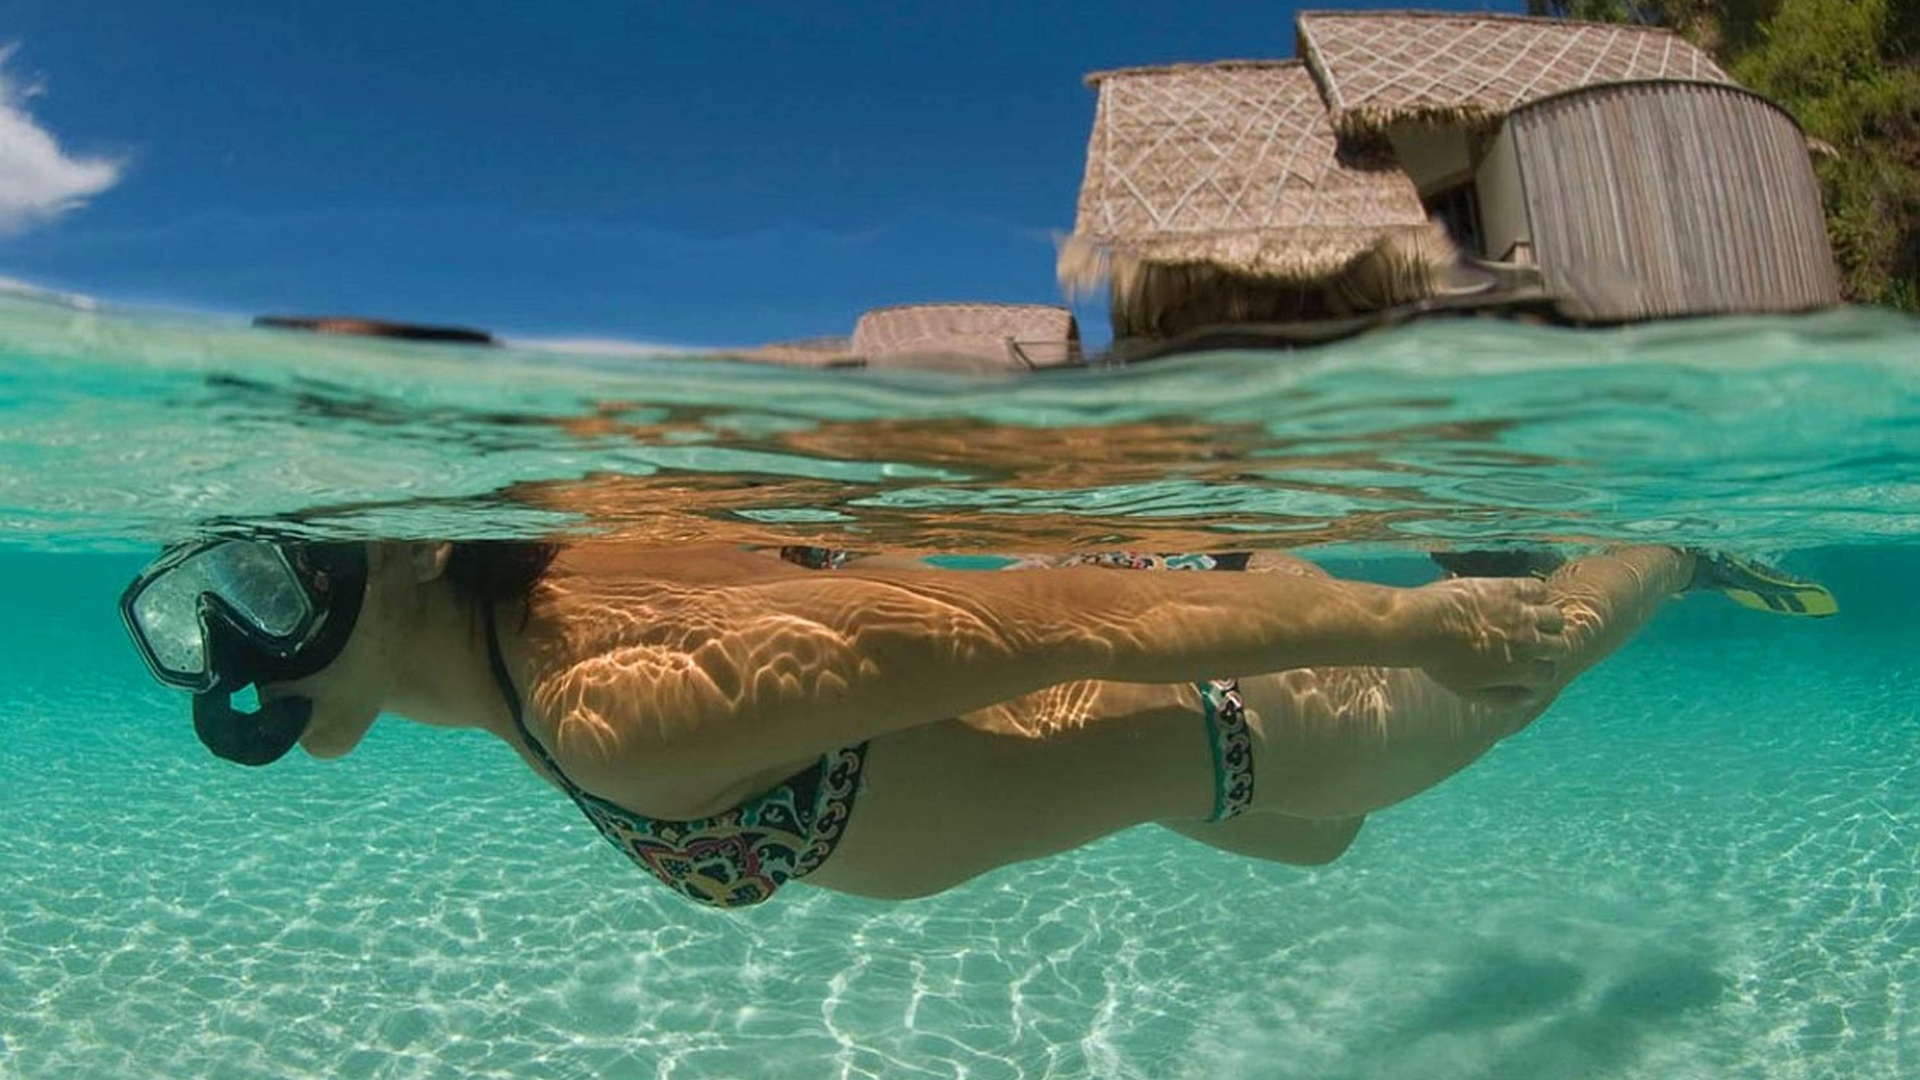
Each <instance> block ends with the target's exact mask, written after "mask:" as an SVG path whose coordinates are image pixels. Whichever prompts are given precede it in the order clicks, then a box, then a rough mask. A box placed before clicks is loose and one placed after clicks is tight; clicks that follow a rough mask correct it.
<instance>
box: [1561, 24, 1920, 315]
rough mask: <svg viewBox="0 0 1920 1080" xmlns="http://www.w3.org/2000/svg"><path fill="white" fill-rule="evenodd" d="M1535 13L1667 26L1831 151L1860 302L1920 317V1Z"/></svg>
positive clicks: (1839, 238)
mask: <svg viewBox="0 0 1920 1080" xmlns="http://www.w3.org/2000/svg"><path fill="white" fill-rule="evenodd" d="M1527 10H1528V12H1529V13H1531V14H1537V15H1552V16H1559V17H1563V18H1577V19H1592V20H1596V21H1604V22H1637V23H1645V24H1648V25H1655V26H1665V27H1670V28H1672V29H1675V30H1678V31H1680V32H1681V33H1683V34H1685V35H1686V36H1688V37H1689V38H1691V39H1692V40H1694V41H1695V42H1697V43H1698V44H1700V45H1701V46H1702V47H1703V48H1706V49H1708V50H1709V51H1711V52H1712V53H1713V54H1714V56H1715V58H1716V59H1717V60H1719V62H1720V64H1721V66H1723V67H1725V68H1726V69H1727V70H1728V72H1729V73H1731V74H1732V75H1733V76H1734V78H1736V79H1738V80H1740V82H1742V83H1743V84H1745V85H1746V86H1748V87H1751V88H1752V89H1754V90H1756V91H1758V92H1760V93H1762V94H1764V95H1766V96H1767V97H1769V98H1771V99H1773V100H1774V101H1776V102H1779V103H1780V105H1781V106H1782V107H1784V108H1785V109H1786V110H1787V111H1788V112H1790V113H1792V114H1793V115H1794V116H1795V117H1796V118H1797V119H1798V120H1799V121H1800V123H1801V126H1803V127H1804V128H1806V130H1807V134H1808V135H1810V136H1812V137H1813V138H1815V139H1817V140H1819V142H1820V144H1823V145H1824V146H1826V147H1830V148H1831V151H1832V152H1831V153H1822V154H1820V155H1819V156H1817V157H1816V159H1815V161H1814V171H1815V172H1816V173H1817V174H1818V175H1819V177H1820V183H1821V187H1822V190H1823V193H1824V195H1825V198H1826V206H1827V226H1828V232H1829V234H1830V235H1831V237H1832V239H1833V248H1834V257H1835V259H1836V260H1837V261H1838V263H1839V264H1840V271H1841V276H1842V279H1843V280H1844V282H1845V284H1846V289H1847V294H1848V296H1850V297H1851V298H1853V299H1855V300H1859V301H1864V302H1867V303H1883V304H1890V305H1893V306H1896V307H1901V308H1904V309H1906V310H1910V311H1920V3H1914V2H1913V0H1528V3H1527Z"/></svg>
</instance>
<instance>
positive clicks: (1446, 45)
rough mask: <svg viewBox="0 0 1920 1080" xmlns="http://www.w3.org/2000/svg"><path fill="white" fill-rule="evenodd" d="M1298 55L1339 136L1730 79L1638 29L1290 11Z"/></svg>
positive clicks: (1675, 44)
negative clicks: (1578, 91)
mask: <svg viewBox="0 0 1920 1080" xmlns="http://www.w3.org/2000/svg"><path fill="white" fill-rule="evenodd" d="M1298 26H1299V31H1300V35H1299V36H1300V42H1299V44H1300V49H1299V51H1300V55H1301V57H1302V58H1303V59H1305V60H1306V62H1307V63H1308V64H1310V65H1312V67H1313V71H1314V75H1315V76H1316V77H1317V78H1318V79H1319V80H1320V86H1321V88H1322V89H1323V90H1324V91H1325V94H1326V106H1327V108H1329V109H1331V110H1332V113H1333V125H1334V127H1335V128H1337V129H1338V130H1339V131H1340V132H1341V134H1343V135H1365V134H1371V133H1376V132H1379V131H1380V130H1381V129H1383V128H1385V127H1387V126H1388V125H1390V124H1395V123H1421V122H1444V123H1462V122H1464V123H1478V124H1485V125H1489V126H1490V125H1492V124H1494V123H1497V122H1498V121H1499V120H1500V119H1501V118H1502V117H1504V116H1506V114H1507V113H1509V112H1511V111H1512V110H1513V109H1515V108H1518V107H1519V106H1521V105H1524V104H1526V103H1527V102H1530V101H1534V100H1537V99H1539V98H1543V97H1546V96H1548V95H1550V94H1556V93H1559V92H1561V91H1564V90H1571V89H1573V88H1575V87H1579V86H1588V85H1592V84H1594V83H1604V82H1620V81H1625V80H1633V79H1694V80H1700V81H1705V82H1722V83H1731V82H1732V81H1733V80H1732V79H1731V78H1730V77H1729V76H1728V75H1727V73H1726V72H1724V71H1722V70H1721V69H1720V68H1719V66H1718V65H1716V64H1715V63H1714V62H1713V60H1712V59H1710V58H1709V57H1708V56H1707V54H1706V53H1704V52H1702V51H1701V50H1699V49H1698V48H1695V47H1694V46H1693V45H1692V44H1690V43H1689V42H1687V41H1686V39H1684V38H1682V37H1680V36H1679V35H1677V34H1674V33H1672V32H1671V31H1667V30H1654V29H1648V28H1646V27H1637V26H1619V25H1612V24H1603V23H1580V22H1563V21H1560V20H1558V19H1533V18H1525V17H1519V16H1510V15H1509V16H1502V15H1453V14H1437V13H1426V12H1411V11H1392V12H1333V11H1310V12H1303V13H1301V15H1300V17H1299V21H1298Z"/></svg>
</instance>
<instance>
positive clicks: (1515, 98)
mask: <svg viewBox="0 0 1920 1080" xmlns="http://www.w3.org/2000/svg"><path fill="white" fill-rule="evenodd" d="M1296 30H1297V47H1298V53H1299V56H1298V58H1297V59H1295V60H1288V61H1271V62H1224V63H1214V64H1195V65H1177V66H1172V67H1158V68H1132V69H1125V70H1120V71H1111V72H1103V73H1098V74H1095V75H1092V76H1090V77H1089V78H1088V83H1089V85H1091V86H1092V87H1094V88H1095V89H1096V90H1097V91H1098V94H1099V98H1098V104H1097V106H1096V112H1095V118H1094V127H1093V134H1092V138H1091V140H1090V142H1089V146H1088V153H1087V166H1086V175H1085V179H1084V182H1083V184H1082V187H1081V191H1080V199H1079V206H1078V213H1077V216H1076V220H1075V226H1074V233H1073V236H1072V237H1071V238H1070V239H1069V240H1068V242H1067V243H1066V244H1065V245H1064V247H1063V250H1062V253H1061V261H1060V272H1061V276H1062V279H1063V281H1064V282H1065V283H1067V284H1068V285H1069V287H1077V288H1086V287H1089V286H1093V285H1096V284H1097V283H1102V282H1104V283H1105V284H1106V286H1107V287H1108V289H1109V290H1110V297H1111V310H1112V318H1113V324H1114V334H1115V338H1116V341H1118V342H1122V343H1124V342H1127V341H1130V340H1135V341H1149V342H1151V341H1156V340H1166V339H1169V338H1173V337H1177V336H1179V335H1182V334H1187V333H1191V332H1194V331H1196V330H1199V329H1200V328H1205V327H1219V326H1222V325H1234V324H1249V323H1295V324H1299V323H1306V324H1312V323H1315V322H1329V321H1337V320H1340V319H1343V318H1347V319H1351V318H1354V317H1361V318H1362V319H1364V317H1365V316H1366V315H1367V314H1368V313H1378V312H1390V311H1394V310H1407V309H1409V308H1418V307H1420V306H1421V305H1428V306H1433V305H1436V304H1438V305H1442V306H1446V305H1451V304H1454V303H1456V302H1457V303H1461V304H1468V305H1471V304H1479V303H1500V302H1507V301H1512V300H1515V299H1521V300H1534V299H1539V298H1542V297H1544V298H1546V299H1548V300H1550V302H1551V308H1552V310H1553V312H1554V313H1556V314H1557V315H1558V316H1559V317H1561V318H1565V319H1568V320H1572V321H1577V322H1591V323H1609V322H1622V321H1629V320H1636V319H1645V318H1654V317H1665V316H1679V315H1700V314H1713V313H1727V312H1762V311H1800V310H1806V309H1810V308H1817V307H1822V306H1827V305H1831V304H1836V303H1838V302H1839V300H1840V293H1839V283H1838V278H1837V275H1836V274H1835V273H1834V268H1833V258H1832V252H1831V249H1830V248H1829V245H1828V240H1827V235H1826V229H1825V221H1824V217H1823V215H1822V212H1821V205H1820V195H1819V189H1818V186H1817V184H1816V182H1815V179H1814V176H1813V170H1812V165H1811V162H1810V160H1809V158H1808V153H1807V147H1806V140H1805V138H1804V136H1803V135H1802V133H1801V131H1800V128H1799V127H1798V125H1797V124H1796V123H1795V122H1794V120H1793V119H1792V118H1791V117H1790V116H1789V115H1787V113H1786V112H1785V111H1784V110H1782V109H1780V108H1779V107H1778V106H1776V105H1774V104H1773V103H1771V102H1769V101H1767V100H1766V99H1764V98H1762V97H1760V96H1758V95H1756V94H1754V93H1752V92H1750V91H1747V90H1745V89H1743V88H1741V87H1739V86H1737V85H1736V84H1734V82H1733V81H1732V79H1731V78H1730V77H1729V76H1728V75H1727V74H1726V72H1724V71H1722V70H1721V69H1720V68H1719V67H1717V66H1716V65H1715V64H1714V63H1713V61H1712V60H1711V59H1710V58H1709V57H1707V56H1706V54H1705V53H1703V52H1701V51H1700V50H1699V49H1697V48H1695V47H1694V46H1692V45H1691V44H1689V43H1687V42H1686V41H1685V40H1684V39H1682V38H1680V37H1678V36H1676V35H1674V34H1672V33H1669V32H1667V31H1663V30H1652V29H1646V28H1641V27H1625V26H1616V25H1602V24H1589V23H1568V22H1562V21H1557V20H1547V19H1531V18H1521V17H1513V16H1491V15H1454V14H1448V15H1441V14H1425V13H1411V12H1383V13H1372V12H1369V13H1344V12H1341V13H1336V12H1308V13H1304V14H1302V15H1301V16H1300V17H1299V19H1298V21H1297V23H1296ZM1529 282H1532V284H1531V285H1529V284H1528V283H1529Z"/></svg>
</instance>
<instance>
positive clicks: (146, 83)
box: [0, 0, 1521, 345]
mask: <svg viewBox="0 0 1920 1080" xmlns="http://www.w3.org/2000/svg"><path fill="white" fill-rule="evenodd" d="M1325 6H1333V5H1331V4H1329V5H1325ZM1340 6H1344V7H1350V8H1352V7H1383V8H1384V7H1408V6H1414V5H1411V4H1408V3H1406V2H1404V0H1380V2H1377V3H1372V2H1370V3H1346V4H1342V5H1340ZM1421 6H1428V7H1436V8H1438V7H1446V8H1455V9H1467V10H1495V11H1515V10H1518V9H1519V8H1520V7H1521V4H1520V0H1486V2H1459V0H1455V2H1441V3H1432V4H1426V5H1421ZM1293 10H1294V9H1293V7H1292V6H1291V5H1285V4H1273V3H1252V2H1237V0H1190V2H1183V3H1146V2H1140V0H1103V2H1100V3H1091V2H1078V0H1076V2H1072V3H1047V2H1045V0H1025V2H1000V0H993V2H981V3H952V4H940V5H931V4H929V5H921V6H913V5H887V4H880V3H871V2H867V3H845V4H810V3H792V2H789V3H760V2H744V3H729V4H721V3H690V2H689V3H667V2H648V0H625V2H615V0H584V2H579V3H572V4H567V5H562V4H533V3H526V2H518V3H509V2H502V0H466V2H458V3H456V2H451V0H404V2H401V0H382V2H379V3H374V2H367V0H334V2H330V3H325V4H321V3H308V2H298V3H281V4H273V3H261V2H260V0H248V2H236V0H205V2H199V3H186V2H181V0H164V2H154V0H147V2H140V0H57V2H54V0H45V2H40V3H35V4H24V3H19V2H17V0H0V42H6V43H10V52H9V54H8V55H7V57H6V59H5V62H4V66H0V78H3V79H4V81H5V91H6V97H5V107H4V108H0V226H5V227H6V231H5V233H4V234H0V275H5V276H9V277H14V278H20V279H25V280H27V281H32V282H36V283H39V284H44V285H48V286H51V287H57V288H62V289H68V290H72V291H77V292H82V293H87V294H91V295H95V296H101V297H105V298H108V299H114V300H122V301H131V302H138V303H152V304H161V305H165V306H169V307H185V308H195V309H208V310H215V311H222V312H232V313H242V314H245V313H253V312H260V311H303V312H321V311H325V312H349V313H357V314H369V315H376V316H385V317H390V318H400V319H408V320H414V321H424V322H458V323H466V324H469V325H477V326H482V327H486V328H489V329H493V330H496V331H501V332H505V333H509V334H518V335H541V336H580V337H618V338H626V339H637V340H646V341H664V342H675V343H683V344H694V345H713V344H750V343H755V342H760V341H768V340H777V339H781V338H791V337H800V336H810V335H815V334H830V333H845V332H847V331H848V330H849V329H850V328H851V326H852V323H853V320H854V318H855V317H856V316H857V315H858V314H859V312H860V311H862V310H864V309H865V308H868V307H872V306H876V305H879V304H887V303H900V302H905V301H912V300H946V299H984V300H1015V301H1038V302H1055V301H1057V300H1058V299H1059V295H1060V294H1059V289H1058V286H1057V285H1056V283H1055V281H1054V276H1053V243H1054V241H1053V236H1054V234H1055V233H1060V232H1065V231H1067V230H1069V229H1070V228H1071V227H1072V224H1073V205H1074V196H1075V192H1076V190H1077V188H1078V185H1079V181H1080V169H1081V165H1082V156H1083V154H1084V151H1085V147H1086V140H1087V134H1088V129H1089V126H1090V124H1091V122H1092V115H1093V96H1092V94H1091V92H1090V91H1088V90H1087V89H1086V87H1085V86H1084V85H1083V84H1082V82H1081V77H1082V76H1083V75H1084V74H1085V73H1086V72H1088V71H1094V70H1099V69H1103V68H1111V67H1122V66H1129V65H1135V64H1156V63H1167V62H1174V61H1193V60H1214V59H1223V58H1252V57H1275V56H1290V55H1292V52H1293V33H1292V24H1291V20H1292V15H1293ZM561 12H564V14H561Z"/></svg>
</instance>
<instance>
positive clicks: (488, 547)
mask: <svg viewBox="0 0 1920 1080" xmlns="http://www.w3.org/2000/svg"><path fill="white" fill-rule="evenodd" d="M559 553H560V545H558V544H548V543H543V542H541V541H538V540H456V541H454V543H453V552H452V554H450V555H448V556H447V569H446V578H447V581H448V583H449V584H451V585H452V586H453V592H454V595H456V596H459V597H461V598H462V599H466V600H472V601H475V602H477V603H483V604H497V603H500V602H502V601H508V600H513V601H525V600H527V599H528V597H529V596H531V595H532V593H533V587H534V586H535V585H537V584H539V583H540V576H541V575H542V574H544V573H546V572H547V566H548V565H549V564H550V563H552V562H553V557H554V556H555V555H558V554H559Z"/></svg>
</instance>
